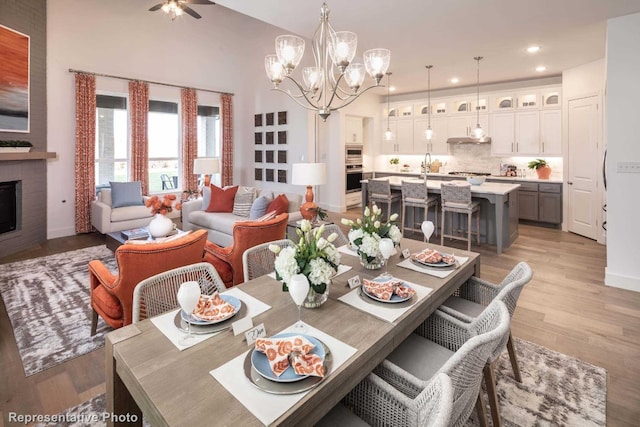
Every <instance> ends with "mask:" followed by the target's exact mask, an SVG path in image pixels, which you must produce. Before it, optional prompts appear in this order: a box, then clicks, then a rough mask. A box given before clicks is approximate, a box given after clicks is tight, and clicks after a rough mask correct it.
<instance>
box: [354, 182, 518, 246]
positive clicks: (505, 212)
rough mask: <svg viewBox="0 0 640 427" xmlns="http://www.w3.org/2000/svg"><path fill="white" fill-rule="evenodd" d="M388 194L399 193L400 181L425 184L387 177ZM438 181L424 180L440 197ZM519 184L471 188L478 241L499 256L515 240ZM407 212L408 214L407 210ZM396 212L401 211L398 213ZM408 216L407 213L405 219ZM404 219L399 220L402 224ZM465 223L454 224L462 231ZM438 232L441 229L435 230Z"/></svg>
mask: <svg viewBox="0 0 640 427" xmlns="http://www.w3.org/2000/svg"><path fill="white" fill-rule="evenodd" d="M388 179H389V183H390V184H391V191H397V192H400V191H401V189H402V181H411V182H424V181H423V180H421V179H416V178H403V177H400V176H390V177H389V178H388ZM368 182H369V181H368V180H362V181H361V183H362V206H367V201H368V194H367V185H368ZM442 182H445V181H441V180H435V179H427V189H428V190H429V192H430V193H434V194H440V185H441V184H442ZM519 187H520V184H507V183H500V182H484V183H483V184H482V185H472V186H471V196H472V197H473V198H474V199H477V200H478V201H480V202H481V203H480V242H482V243H486V244H489V245H495V246H496V251H497V253H498V255H500V254H502V251H503V249H508V248H509V247H510V246H511V244H512V243H513V242H514V241H515V240H516V239H517V238H518V191H517V190H518V188H519ZM408 212H409V211H408ZM398 213H400V211H399V210H398ZM409 215H411V214H410V213H408V215H407V217H409ZM404 220H405V218H402V221H404ZM464 227H465V223H464V221H462V223H461V224H457V225H456V228H462V229H464ZM438 232H440V230H438Z"/></svg>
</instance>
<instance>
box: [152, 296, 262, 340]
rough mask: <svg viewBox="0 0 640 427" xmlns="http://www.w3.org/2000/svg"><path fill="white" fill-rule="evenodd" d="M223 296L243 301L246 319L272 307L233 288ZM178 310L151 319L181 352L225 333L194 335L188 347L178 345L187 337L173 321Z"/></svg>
mask: <svg viewBox="0 0 640 427" xmlns="http://www.w3.org/2000/svg"><path fill="white" fill-rule="evenodd" d="M223 294H225V295H231V296H234V297H236V298H238V299H239V300H242V302H243V303H244V304H246V306H247V314H246V315H245V317H246V316H249V317H255V316H257V315H258V314H260V313H264V312H265V311H267V310H269V309H270V308H271V306H270V305H267V304H265V303H263V302H262V301H260V300H258V299H256V298H254V297H252V296H251V295H249V294H247V293H246V292H243V291H241V290H240V289H238V288H231V289H229V290H227V291H225V292H223ZM178 310H180V309H177V310H172V311H170V312H168V313H164V314H161V315H160V316H156V317H154V318H152V319H151V322H152V323H153V324H154V325H156V328H158V329H159V330H160V332H162V333H163V334H164V336H165V337H167V338H168V339H169V341H171V342H172V343H173V345H175V346H176V348H177V349H178V350H180V351H182V350H184V349H186V348H189V347H193V346H194V345H196V344H199V343H201V342H202V341H204V340H206V339H209V338H211V337H212V336H214V335H217V334H219V333H220V332H223V331H220V332H213V333H210V334H202V335H193V337H194V339H192V340H191V341H190V345H187V346H184V345H181V344H179V343H178V341H180V338H182V337H183V336H185V335H186V332H183V331H181V330H179V329H178V328H177V327H176V325H175V324H174V323H173V319H174V318H175V317H176V313H177V312H178Z"/></svg>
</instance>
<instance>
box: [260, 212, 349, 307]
mask: <svg viewBox="0 0 640 427" xmlns="http://www.w3.org/2000/svg"><path fill="white" fill-rule="evenodd" d="M323 232H324V225H321V226H320V227H318V228H315V229H312V228H311V222H310V221H309V220H306V219H303V220H302V222H301V224H300V228H296V233H297V235H298V238H299V239H300V240H299V241H298V243H297V244H295V245H294V246H289V247H286V248H280V246H278V245H270V246H269V249H270V250H271V251H272V252H274V253H276V254H277V256H276V259H275V263H274V265H275V270H276V279H277V280H282V290H283V291H284V292H287V291H288V288H287V283H288V282H289V281H290V280H291V277H292V276H293V275H295V274H299V273H300V274H304V275H305V276H307V279H308V280H309V285H310V286H309V295H308V296H307V299H306V300H305V302H304V303H303V305H304V306H305V307H309V308H312V307H319V306H320V305H322V304H323V303H324V302H325V301H326V300H327V298H328V296H329V286H328V285H329V284H330V283H331V278H332V277H333V276H335V274H336V273H337V271H338V265H340V253H339V252H338V250H337V249H336V247H335V246H334V245H333V242H334V241H335V240H336V239H337V238H338V235H337V234H336V233H331V234H330V235H329V236H328V237H327V238H326V239H325V238H324V237H322V233H323Z"/></svg>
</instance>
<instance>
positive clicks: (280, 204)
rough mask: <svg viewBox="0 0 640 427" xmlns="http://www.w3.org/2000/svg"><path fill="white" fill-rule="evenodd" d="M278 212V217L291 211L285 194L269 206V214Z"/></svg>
mask: <svg viewBox="0 0 640 427" xmlns="http://www.w3.org/2000/svg"><path fill="white" fill-rule="evenodd" d="M271 211H276V215H280V214H283V213H285V212H288V211H289V199H287V196H285V195H284V194H281V195H279V196H278V197H276V198H275V199H273V202H271V203H269V206H267V212H271Z"/></svg>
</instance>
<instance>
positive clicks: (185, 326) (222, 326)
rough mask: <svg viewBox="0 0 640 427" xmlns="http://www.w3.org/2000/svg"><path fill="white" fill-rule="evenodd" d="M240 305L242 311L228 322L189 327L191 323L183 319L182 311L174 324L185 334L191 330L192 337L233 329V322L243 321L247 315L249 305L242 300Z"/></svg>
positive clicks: (174, 320) (177, 313) (178, 312)
mask: <svg viewBox="0 0 640 427" xmlns="http://www.w3.org/2000/svg"><path fill="white" fill-rule="evenodd" d="M240 305H241V307H240V310H239V311H238V313H236V315H235V316H233V317H230V318H228V319H227V320H223V321H222V322H218V323H213V324H211V325H194V324H191V327H189V323H187V322H185V320H184V319H183V318H182V315H181V314H182V310H177V311H176V315H175V317H174V318H173V323H174V324H175V325H176V328H178V329H179V330H180V331H182V332H184V333H187V332H188V331H189V330H191V334H192V335H206V334H213V333H215V332H221V331H225V330H227V329H229V328H231V326H232V324H233V322H235V321H236V320H238V319H242V318H243V317H245V316H246V315H247V304H245V303H243V302H242V300H240Z"/></svg>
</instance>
